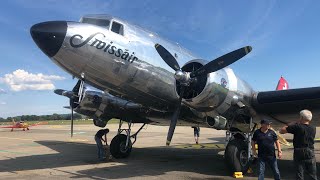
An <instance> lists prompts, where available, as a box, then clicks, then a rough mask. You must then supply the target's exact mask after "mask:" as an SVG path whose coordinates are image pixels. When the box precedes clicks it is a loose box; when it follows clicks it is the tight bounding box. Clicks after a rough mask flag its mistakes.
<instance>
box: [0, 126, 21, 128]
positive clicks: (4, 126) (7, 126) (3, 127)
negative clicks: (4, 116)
mask: <svg viewBox="0 0 320 180" xmlns="http://www.w3.org/2000/svg"><path fill="white" fill-rule="evenodd" d="M0 128H19V127H17V126H2V127H0Z"/></svg>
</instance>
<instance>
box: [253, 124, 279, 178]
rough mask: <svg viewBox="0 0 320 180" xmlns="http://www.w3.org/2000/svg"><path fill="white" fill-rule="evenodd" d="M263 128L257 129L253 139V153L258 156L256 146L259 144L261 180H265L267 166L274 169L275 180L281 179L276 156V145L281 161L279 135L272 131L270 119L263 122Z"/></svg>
mask: <svg viewBox="0 0 320 180" xmlns="http://www.w3.org/2000/svg"><path fill="white" fill-rule="evenodd" d="M260 123H261V128H260V129H257V130H256V131H255V132H254V134H253V137H252V143H251V146H252V152H253V154H254V156H257V151H256V147H255V145H256V144H258V162H259V177H258V179H259V180H263V179H264V172H265V169H266V164H267V165H268V166H269V167H270V168H271V169H272V172H273V176H274V179H275V180H279V179H280V171H279V168H278V163H277V158H276V155H275V147H274V145H275V144H276V146H277V149H278V157H279V159H281V157H282V151H281V147H280V143H279V140H278V137H277V134H276V133H275V132H274V131H273V130H271V129H270V128H271V121H270V120H268V119H262V120H261V122H260Z"/></svg>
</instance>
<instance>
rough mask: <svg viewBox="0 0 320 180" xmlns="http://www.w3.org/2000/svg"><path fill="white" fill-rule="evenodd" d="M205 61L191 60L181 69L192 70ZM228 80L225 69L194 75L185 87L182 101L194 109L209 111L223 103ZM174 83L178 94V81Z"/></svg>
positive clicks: (227, 90)
mask: <svg viewBox="0 0 320 180" xmlns="http://www.w3.org/2000/svg"><path fill="white" fill-rule="evenodd" d="M206 63H207V62H206V61H204V60H200V59H196V60H192V61H190V62H188V63H187V64H186V65H184V66H183V67H182V70H183V71H185V72H192V71H194V70H195V69H199V68H200V67H202V66H203V65H204V64H206ZM229 81H230V80H229V79H228V75H227V72H226V70H225V69H221V70H219V71H216V72H212V73H210V74H208V75H204V76H199V77H196V78H195V79H194V80H193V81H192V82H191V84H190V86H187V87H186V88H185V92H184V94H183V98H184V102H185V103H186V104H188V105H189V106H191V107H192V108H194V109H196V110H199V111H211V110H213V109H215V108H217V107H218V106H219V105H220V104H221V103H223V101H224V100H225V98H226V97H227V94H228V92H229V89H228V87H229V84H228V82H229ZM176 85H177V88H176V89H177V92H178V94H179V95H180V83H179V82H178V81H177V82H176Z"/></svg>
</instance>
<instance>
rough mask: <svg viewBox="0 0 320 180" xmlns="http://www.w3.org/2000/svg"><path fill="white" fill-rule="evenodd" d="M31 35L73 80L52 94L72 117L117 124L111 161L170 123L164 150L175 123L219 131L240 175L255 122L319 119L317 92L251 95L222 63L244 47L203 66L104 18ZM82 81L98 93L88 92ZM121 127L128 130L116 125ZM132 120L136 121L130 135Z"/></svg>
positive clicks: (36, 28)
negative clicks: (66, 103) (148, 130)
mask: <svg viewBox="0 0 320 180" xmlns="http://www.w3.org/2000/svg"><path fill="white" fill-rule="evenodd" d="M30 33H31V36H32V38H33V40H34V41H35V43H36V44H37V45H38V47H39V48H40V49H41V50H42V51H43V52H44V53H45V54H46V55H47V56H48V57H49V58H50V59H51V60H52V61H53V62H54V63H55V64H57V65H58V66H60V67H61V68H62V69H64V70H65V71H67V72H68V73H70V74H71V75H72V76H74V77H77V78H78V79H79V81H78V83H77V84H76V85H75V87H74V88H73V90H72V91H67V90H62V89H57V90H55V93H56V94H59V95H63V96H66V97H68V98H70V108H71V110H72V112H73V111H75V112H77V113H80V114H84V115H87V116H91V117H93V122H94V124H95V125H96V126H99V127H105V126H106V124H107V122H108V120H110V119H111V118H119V119H120V124H119V129H118V135H116V136H115V137H114V138H113V139H112V141H111V144H110V151H111V154H112V155H113V156H114V157H115V158H124V157H127V156H129V154H130V152H131V149H132V145H133V144H134V143H135V141H136V139H137V134H138V133H139V132H140V131H141V129H142V128H143V126H144V125H145V124H154V125H161V126H165V125H169V131H168V135H167V145H169V144H170V142H171V139H172V137H173V134H174V130H175V127H176V125H181V126H200V127H210V128H214V129H222V130H226V144H227V146H226V149H225V160H226V162H227V164H228V165H229V168H230V169H231V170H233V171H243V172H246V171H247V169H248V167H249V164H250V160H251V157H252V156H251V154H252V153H251V149H250V143H251V135H252V132H253V130H254V129H255V127H256V126H255V125H256V124H257V123H258V122H260V119H261V118H262V117H264V116H265V117H268V118H270V119H272V120H273V121H274V123H273V125H274V126H275V127H277V126H280V125H283V124H284V123H288V122H290V121H293V120H296V119H297V118H299V117H298V112H299V111H300V110H301V109H303V108H308V109H310V110H311V111H313V113H314V118H315V119H317V117H319V109H320V108H319V106H320V88H319V87H314V88H303V89H290V90H283V91H268V92H255V91H254V90H253V89H252V88H251V87H250V86H249V85H248V84H247V83H246V82H245V81H243V80H241V79H240V78H238V77H237V76H236V75H235V74H234V72H233V70H232V69H230V68H229V67H228V65H230V64H232V63H234V62H235V61H237V60H239V59H241V58H242V57H244V56H245V55H246V54H248V53H249V52H250V51H251V50H252V48H251V47H250V46H245V47H242V48H240V49H238V50H235V51H232V52H230V53H228V54H225V55H223V56H221V57H219V58H216V59H214V60H212V61H210V62H208V61H206V60H203V59H201V58H199V57H196V56H194V55H192V54H191V53H190V52H189V51H188V50H186V49H184V48H182V47H180V46H179V45H178V44H175V43H171V42H169V41H167V40H164V39H162V38H160V37H159V36H158V35H157V34H155V33H153V32H150V31H148V30H146V29H143V28H141V27H138V26H136V25H133V24H131V23H129V22H127V21H124V20H121V19H119V18H116V17H113V16H110V15H86V16H83V17H82V18H81V20H80V22H73V21H49V22H42V23H39V24H35V25H33V26H32V27H31V29H30ZM86 84H89V85H91V86H93V87H95V88H98V89H99V90H101V91H93V90H89V89H88V88H86ZM72 122H73V121H72ZM123 122H127V123H128V129H123V128H122V124H123ZM133 123H142V124H143V125H142V126H141V128H140V129H139V130H138V131H137V132H136V133H134V134H132V133H131V125H132V124H133ZM313 123H316V124H319V121H317V120H315V121H313ZM71 128H73V125H71ZM131 139H133V140H134V141H133V142H131Z"/></svg>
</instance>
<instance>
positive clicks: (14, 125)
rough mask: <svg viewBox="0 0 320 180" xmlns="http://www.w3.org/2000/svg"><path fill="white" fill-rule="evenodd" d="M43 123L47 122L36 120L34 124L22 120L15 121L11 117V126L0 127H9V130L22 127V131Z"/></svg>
mask: <svg viewBox="0 0 320 180" xmlns="http://www.w3.org/2000/svg"><path fill="white" fill-rule="evenodd" d="M44 124H48V122H38V123H35V124H28V123H26V122H24V121H19V122H16V121H15V120H14V119H12V126H1V127H0V128H11V132H12V131H13V129H22V130H23V131H25V130H30V129H29V127H32V126H38V125H44Z"/></svg>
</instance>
